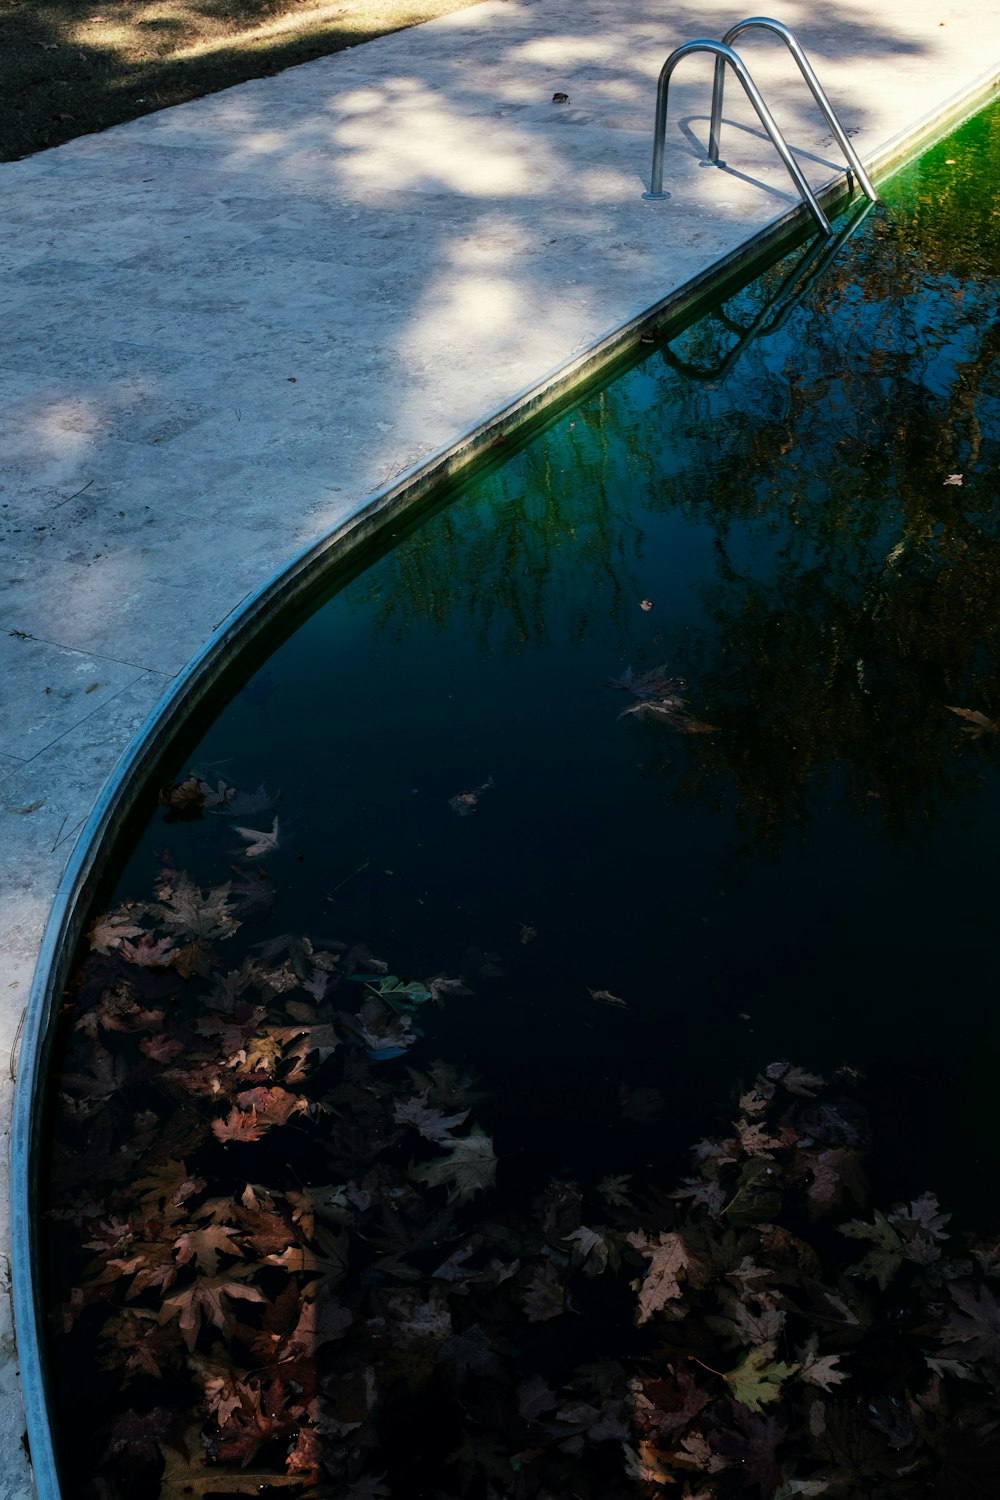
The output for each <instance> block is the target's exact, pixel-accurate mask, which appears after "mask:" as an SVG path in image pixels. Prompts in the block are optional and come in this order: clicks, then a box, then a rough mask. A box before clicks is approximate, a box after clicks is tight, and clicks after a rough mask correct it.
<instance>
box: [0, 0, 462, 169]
mask: <svg viewBox="0 0 1000 1500" xmlns="http://www.w3.org/2000/svg"><path fill="white" fill-rule="evenodd" d="M471 3H473V0H107V3H103V4H102V3H101V0H0V161H15V160H17V159H18V158H19V157H22V156H29V155H31V154H32V153H33V152H35V151H42V150H44V149H45V148H46V147H48V146H58V145H60V144H62V142H64V141H68V140H72V139H73V138H74V137H76V136H80V135H87V134H89V133H90V132H92V131H95V130H106V129H107V128H108V126H109V125H119V124H121V123H122V122H123V121H125V120H133V119H135V118H136V117H137V116H138V115H143V114H148V113H150V111H152V110H157V109H164V108H166V106H168V105H171V104H181V103H183V101H184V100H186V99H196V98H199V97H200V96H201V95H202V94H210V93H214V92H216V91H217V90H218V89H224V88H228V87H229V86H230V85H231V84H234V83H244V82H245V81H246V80H247V79H249V78H262V77H265V76H266V75H268V74H271V73H278V72H280V71H281V70H282V69H283V68H289V67H292V66H294V65H295V64H296V63H302V62H309V61H310V60H311V59H313V58H316V57H324V56H326V55H327V54H328V53H331V52H340V51H342V50H343V49H344V48H345V47H353V46H356V45H357V44H358V43H359V42H365V41H370V40H372V39H373V38H374V37H377V36H385V35H387V34H388V33H389V32H393V31H401V30H403V29H404V28H405V27H408V26H415V25H417V24H418V23H419V22H421V21H427V20H430V19H432V18H433V17H434V16H439V15H444V14H445V13H446V12H448V11H453V10H461V9H463V8H464V7H465V6H466V5H469V4H471Z"/></svg>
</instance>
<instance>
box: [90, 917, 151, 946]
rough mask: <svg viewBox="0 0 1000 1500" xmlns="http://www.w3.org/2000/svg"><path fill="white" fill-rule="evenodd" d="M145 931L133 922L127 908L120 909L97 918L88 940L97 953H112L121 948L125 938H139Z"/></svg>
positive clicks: (91, 927)
mask: <svg viewBox="0 0 1000 1500" xmlns="http://www.w3.org/2000/svg"><path fill="white" fill-rule="evenodd" d="M143 930H144V929H143V928H142V927H137V926H136V924H135V923H134V922H133V921H132V920H131V918H130V916H129V914H128V909H127V908H120V909H119V910H118V911H113V912H106V913H105V914H104V916H102V917H97V918H96V919H95V920H94V921H93V922H92V923H91V925H90V928H89V930H88V932H87V938H88V940H89V942H90V946H91V948H92V949H93V950H94V952H95V953H112V952H114V950H115V949H116V948H120V947H121V945H122V941H123V940H124V939H125V938H134V937H139V936H140V935H141V934H142V932H143Z"/></svg>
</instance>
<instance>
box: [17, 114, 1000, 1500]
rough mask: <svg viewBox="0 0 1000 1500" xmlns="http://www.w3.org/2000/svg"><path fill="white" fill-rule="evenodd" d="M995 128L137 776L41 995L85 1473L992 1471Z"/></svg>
mask: <svg viewBox="0 0 1000 1500" xmlns="http://www.w3.org/2000/svg"><path fill="white" fill-rule="evenodd" d="M998 130H1000V123H998V115H997V112H996V111H993V112H987V113H985V114H984V115H982V116H980V117H978V118H977V119H976V120H974V121H971V122H970V123H969V124H968V125H966V126H965V127H963V129H962V130H960V131H958V132H957V133H956V134H955V135H954V136H952V137H950V138H949V139H948V140H947V141H945V142H943V143H942V144H941V145H940V146H938V147H936V148H935V149H934V150H933V151H931V152H929V153H928V154H927V155H926V156H925V157H924V158H922V159H921V160H920V161H919V162H918V163H915V164H914V165H913V166H912V167H910V168H908V169H907V170H906V171H905V172H903V173H901V174H900V175H899V176H898V177H897V178H896V179H894V181H893V182H892V183H891V184H890V185H889V186H888V187H887V188H886V190H885V198H886V206H885V208H884V210H881V211H879V212H878V213H876V214H874V215H872V216H870V217H869V219H868V220H867V221H866V223H865V224H864V225H863V226H862V227H861V228H860V229H859V231H858V233H857V234H856V235H855V236H854V238H853V239H852V240H851V241H850V242H849V243H848V245H847V246H846V247H845V248H844V250H843V251H842V253H841V255H840V256H839V257H838V259H837V260H835V261H834V262H833V264H832V265H831V266H829V267H827V268H826V270H825V272H824V274H823V275H822V277H820V278H819V279H817V280H816V281H814V282H813V283H812V284H811V285H810V286H809V288H808V291H807V293H806V295H804V296H803V297H802V299H801V300H800V301H799V302H798V303H797V305H795V306H790V307H789V308H788V309H787V311H786V313H784V314H783V315H782V316H781V317H776V318H773V319H766V318H765V319H764V320H763V321H762V322H761V325H760V326H761V333H760V334H759V336H758V337H757V338H756V339H755V340H754V341H753V342H751V343H749V344H747V346H746V347H745V348H743V350H742V352H740V353H739V355H738V357H737V358H736V359H734V360H731V359H730V358H729V355H730V354H731V352H732V351H733V349H734V346H735V345H736V344H737V343H738V342H739V341H740V339H741V337H742V330H743V329H745V328H746V327H747V326H748V325H749V324H751V323H752V322H753V321H754V318H755V315H756V314H757V313H758V312H759V311H760V310H761V309H762V306H763V303H764V301H765V300H766V299H767V298H768V297H769V296H770V295H771V294H773V293H774V292H775V291H776V290H777V289H778V288H779V287H780V286H781V285H782V283H783V282H784V280H785V279H786V278H787V276H788V275H789V272H790V270H791V268H792V262H791V261H786V262H785V263H783V264H781V265H778V266H776V267H774V268H772V269H771V270H770V271H768V272H766V273H765V274H764V275H763V276H761V277H760V278H758V280H757V281H756V282H754V283H752V284H750V285H749V286H747V287H746V288H744V289H743V290H742V291H740V292H738V293H736V294H734V295H733V296H732V297H731V298H729V299H728V300H727V301H726V303H725V304H724V305H723V306H722V307H719V308H717V309H715V310H714V311H712V312H710V313H708V314H706V316H705V317H704V318H702V319H701V320H699V322H698V323H696V324H694V325H692V326H691V327H689V328H687V329H686V330H685V331H684V332H683V333H681V334H680V335H678V336H677V337H676V338H675V339H672V340H671V341H670V343H669V344H664V345H660V346H654V347H653V348H652V349H651V351H650V353H649V356H648V358H646V359H645V360H644V361H643V362H642V363H641V364H638V365H636V366H635V367H634V368H633V369H631V370H629V371H627V372H625V373H624V374H622V375H621V376H620V377H619V378H618V379H617V380H615V381H614V382H613V383H610V384H608V385H607V386H606V387H604V388H603V389H601V390H598V391H593V392H590V393H587V394H585V395H584V396H583V397H581V398H580V400H579V401H578V402H577V403H576V404H574V405H573V406H572V407H567V408H564V409H563V410H561V411H560V412H559V413H558V414H557V415H556V416H555V417H554V418H553V419H552V421H551V422H550V423H549V425H548V426H547V427H546V428H545V429H544V430H543V431H542V432H540V433H539V434H537V435H536V436H535V437H534V438H533V439H532V441H531V442H530V443H529V444H525V445H522V446H520V447H514V448H512V451H511V452H510V453H509V455H507V454H506V451H505V456H504V458H503V460H502V461H498V462H497V463H496V464H495V465H493V466H492V467H491V468H490V469H489V470H488V471H484V472H482V473H481V474H480V475H479V476H478V477H475V478H473V479H472V480H471V481H470V482H469V484H468V485H467V486H466V487H465V488H464V489H463V490H462V492H461V493H460V494H459V495H458V496H457V497H455V498H453V499H452V500H451V501H450V503H449V504H448V505H447V506H446V507H444V508H442V509H440V510H439V511H437V512H436V513H435V514H434V515H432V516H430V517H429V518H428V519H427V520H426V521H425V522H424V523H423V524H421V525H420V526H419V527H417V528H416V529H414V530H413V531H412V532H411V533H410V534H409V535H408V536H406V537H405V538H403V539H402V540H401V541H400V544H399V545H398V546H397V547H396V548H395V550H394V551H392V552H390V553H388V554H386V555H385V556H384V557H382V558H380V559H378V560H376V561H374V562H373V563H372V565H371V566H370V567H369V568H368V569H367V570H366V571H364V572H363V573H361V574H360V575H359V576H356V577H354V578H352V579H351V580H350V581H349V582H348V583H346V584H345V585H344V586H343V587H341V588H339V589H338V591H336V592H335V593H333V594H332V596H331V597H330V598H329V599H327V600H326V601H325V602H324V603H323V604H322V606H321V607H319V608H317V609H316V610H315V611H314V612H313V613H312V614H311V615H310V616H309V618H308V619H306V620H305V621H304V622H303V623H302V624H301V625H300V627H299V628H298V629H297V630H296V631H295V633H294V634H292V635H291V636H289V637H288V638H287V639H286V640H284V641H283V643H282V644H281V645H280V646H279V647H278V648H277V649H276V650H275V651H274V653H273V654H272V656H271V657H270V659H269V660H268V661H267V662H266V663H265V664H263V665H262V666H261V668H260V669H259V670H258V671H257V672H256V673H255V674H254V675H253V676H252V677H250V678H249V679H248V680H247V681H246V682H245V684H244V685H243V687H242V690H241V691H240V692H238V693H237V694H236V695H235V696H234V697H233V698H232V699H231V700H230V701H229V702H227V703H224V704H220V706H219V713H218V717H217V718H216V719H215V721H214V722H213V723H212V724H211V725H210V727H208V728H207V730H206V731H205V732H204V734H203V735H202V736H201V738H200V739H199V741H198V743H196V744H192V745H190V746H189V747H188V748H187V750H186V752H185V754H184V757H183V759H178V760H177V763H176V764H175V765H174V766H173V767H172V768H170V771H169V772H168V773H167V774H166V775H165V776H164V779H163V784H162V787H160V788H157V789H154V790H153V791H152V792H151V794H150V797H149V798H148V803H149V806H148V812H149V819H148V826H146V827H145V829H144V830H143V831H142V832H141V833H140V834H139V835H138V837H137V838H136V840H135V843H134V845H133V846H132V847H131V848H130V849H128V850H123V851H122V853H121V857H120V864H121V867H122V868H121V873H120V876H119V878H118V881H117V886H116V888H115V889H114V890H113V891H109V892H108V893H107V899H106V902H105V903H103V904H102V907H101V910H100V911H95V912H94V913H93V923H92V926H91V930H90V936H89V940H88V943H87V944H86V945H85V949H84V951H83V952H82V953H81V955H80V961H79V965H78V970H77V975H76V978H75V981H74V984H73V987H72V990H71V993H70V995H69V996H68V997H67V1002H66V1006H65V1008H64V1013H63V1036H62V1040H61V1052H60V1067H61V1073H60V1076H59V1080H58V1099H57V1100H56V1101H55V1103H54V1105H53V1125H52V1129H53V1138H54V1149H53V1151H52V1154H51V1170H50V1174H49V1175H50V1181H49V1188H48V1192H49V1198H48V1205H49V1207H48V1215H47V1218H46V1234H47V1237H48V1251H49V1260H48V1292H47V1297H48V1302H49V1305H50V1306H51V1307H52V1308H53V1309H54V1310H55V1312H54V1320H53V1328H52V1334H51V1365H52V1369H53V1372H54V1395H55V1400H56V1404H57V1409H58V1418H57V1429H58V1432H59V1437H60V1444H61V1453H62V1468H63V1483H64V1489H65V1492H66V1494H67V1495H71V1494H73V1495H75V1494H79V1495H95V1496H97V1495H100V1496H106V1497H119V1496H120V1497H122V1500H124V1497H129V1500H131V1497H134V1496H137V1495H147V1494H148V1495H150V1496H156V1495H162V1496H164V1497H174V1496H176V1495H212V1494H217V1493H228V1494H232V1493H244V1494H250V1493H260V1492H261V1491H263V1492H264V1493H267V1491H268V1490H269V1489H271V1488H281V1489H283V1490H286V1491H290V1492H291V1493H292V1494H293V1495H294V1494H296V1493H301V1494H302V1495H303V1496H307V1495H315V1496H317V1497H318V1496H321V1495H323V1496H331V1497H338V1500H339V1497H348V1496H350V1497H360V1496H370V1495H373V1496H378V1495H389V1496H395V1497H404V1496H405V1497H407V1500H409V1497H413V1496H428V1497H430V1496H435V1497H439V1496H443V1497H451V1496H456V1497H457V1496H471V1497H474V1500H492V1497H495V1496H511V1497H515V1500H522V1497H523V1500H535V1497H537V1500H546V1497H548V1500H562V1497H570V1496H575V1497H581V1496H582V1497H589V1496H593V1497H597V1496H600V1497H602V1500H607V1497H616V1496H622V1497H624V1496H638V1495H642V1494H654V1493H658V1492H659V1491H660V1489H661V1488H662V1487H663V1486H665V1485H667V1484H673V1485H674V1486H675V1490H674V1492H675V1493H677V1494H678V1495H684V1494H687V1495H689V1496H691V1497H695V1496H711V1497H719V1500H724V1497H726V1496H736V1495H744V1494H746V1495H756V1494H762V1495H764V1496H771V1495H777V1496H780V1497H782V1500H786V1497H790V1496H793V1495H810V1494H813V1495H830V1496H833V1497H839V1496H844V1497H846V1496H849V1495H853V1494H857V1493H865V1494H866V1495H872V1496H910V1495H913V1496H927V1495H935V1494H940V1495H953V1494H955V1493H959V1492H960V1493H963V1494H971V1495H975V1494H983V1495H987V1494H990V1493H993V1491H991V1489H990V1485H995V1480H994V1478H993V1476H994V1475H995V1473H996V1471H997V1462H998V1458H1000V1453H998V1452H997V1439H996V1436H995V1432H994V1427H995V1423H996V1419H997V1417H998V1416H1000V1411H998V1409H997V1404H996V1400H995V1394H994V1393H995V1389H996V1380H997V1373H998V1371H997V1365H998V1358H1000V1355H998V1347H997V1340H996V1326H997V1317H998V1312H997V1303H996V1301H995V1300H994V1290H993V1289H992V1278H995V1274H996V1271H997V1267H998V1265H1000V1248H998V1242H997V1240H996V1237H995V1236H996V1231H997V1229H998V1227H1000V1226H998V1222H997V1220H998V1215H997V1212H996V1207H995V1203H994V1201H993V1197H992V1194H991V1192H990V1191H989V1189H988V1188H987V1187H985V1186H984V1184H990V1183H992V1182H993V1181H995V1178H996V1172H997V1167H998V1165H1000V1160H998V1158H1000V1146H998V1144H997V1140H996V1135H995V1131H994V1130H993V1129H992V1091H993V1080H994V1078H995V1074H996V1061H997V1040H998V1038H997V1029H998V1022H997V1019H996V1007H995V1005H994V1002H993V995H992V988H993V986H992V979H991V976H992V973H993V969H994V967H995V953H994V943H993V931H994V917H993V907H994V904H995V902H994V898H993V883H994V870H995V850H996V847H997V834H998V831H1000V781H998V767H997V756H998V753H1000V734H998V728H1000V638H998V630H1000V613H998V609H997V604H996V601H997V599H998V598H1000V547H998V543H1000V519H998V515H997V511H996V506H995V499H996V479H995V476H996V473H997V470H998V463H1000V381H998V369H997V353H998V349H1000V337H998V332H997V330H998V328H1000V318H998V306H997V301H998V284H1000V274H998V273H1000V234H998V228H997V225H998V218H1000V207H998V204H997V202H993V201H990V200H989V198H988V196H987V195H985V194H984V192H983V188H984V183H985V182H986V181H987V180H988V174H986V173H984V172H983V170H982V166H981V161H982V159H983V158H982V153H984V152H986V153H989V152H991V151H993V149H994V146H995V143H996V136H997V132H998ZM977 162H979V163H980V165H979V166H978V167H977ZM803 253H806V252H803V251H802V250H799V251H796V252H795V255H801V254H803ZM793 259H794V257H793ZM679 366H680V367H683V368H685V369H686V370H687V371H688V373H687V374H681V373H679V370H678V367H679ZM692 371H699V372H700V374H698V375H696V374H692V373H691V372H692ZM157 797H159V800H158V801H157ZM699 1137H700V1138H701V1139H700V1141H699V1144H698V1145H697V1146H696V1147H695V1151H694V1157H693V1161H692V1160H691V1159H690V1158H689V1155H688V1148H689V1147H690V1146H691V1143H692V1142H693V1141H696V1140H698V1138H699ZM942 1206H943V1207H942ZM949 1214H953V1215H954V1217H953V1218H951V1219H949Z"/></svg>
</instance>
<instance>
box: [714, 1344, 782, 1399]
mask: <svg viewBox="0 0 1000 1500" xmlns="http://www.w3.org/2000/svg"><path fill="white" fill-rule="evenodd" d="M777 1347H778V1346H777V1344H776V1342H775V1340H774V1339H768V1341H767V1342H766V1343H764V1344H761V1345H760V1346H759V1348H757V1349H748V1350H747V1352H746V1354H745V1355H744V1357H743V1359H741V1360H740V1363H739V1364H738V1365H736V1366H735V1368H734V1369H732V1370H728V1371H726V1372H725V1373H724V1374H723V1377H722V1378H723V1380H724V1381H725V1382H726V1384H727V1385H728V1387H729V1389H730V1390H731V1391H732V1393H733V1398H734V1400H736V1401H739V1402H740V1404H741V1405H742V1406H746V1407H748V1408H749V1409H750V1411H760V1410H761V1407H762V1406H763V1405H764V1404H765V1402H768V1401H777V1399H778V1397H779V1396H780V1395H781V1387H782V1386H783V1385H784V1383H785V1381H786V1380H788V1379H789V1378H790V1377H791V1376H792V1375H794V1374H795V1372H796V1371H797V1370H798V1368H799V1367H798V1365H790V1364H785V1363H784V1362H783V1361H781V1360H776V1359H774V1351H775V1350H776V1348H777Z"/></svg>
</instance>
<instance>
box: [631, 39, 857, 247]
mask: <svg viewBox="0 0 1000 1500" xmlns="http://www.w3.org/2000/svg"><path fill="white" fill-rule="evenodd" d="M693 52H712V53H714V54H715V57H716V64H715V66H716V75H717V76H718V69H719V68H724V67H725V64H726V63H728V64H729V66H730V67H731V68H732V70H733V72H734V73H735V74H736V76H737V78H738V79H739V80H740V83H741V84H742V85H743V88H744V91H745V93H746V96H747V98H748V99H749V100H750V103H751V104H752V105H753V107H754V109H755V110H756V111H757V115H758V117H759V119H760V123H761V124H762V125H763V127H764V129H765V130H766V131H767V133H768V135H769V136H770V137H771V141H772V143H773V145H774V148H775V150H776V151H777V153H778V155H779V156H780V157H781V160H782V161H783V162H784V164H785V166H786V167H787V168H788V173H789V175H790V177H791V179H792V181H793V182H794V183H795V186H796V187H797V188H798V190H799V192H800V193H801V195H802V199H803V201H804V202H805V203H806V205H807V206H808V208H809V212H810V213H811V214H812V216H813V218H814V219H815V220H816V223H817V224H818V225H819V227H820V229H821V231H822V232H823V234H825V235H831V234H832V233H833V230H832V228H831V227H830V221H829V219H828V218H827V216H826V214H825V213H824V212H823V210H822V209H821V208H820V206H819V203H818V202H817V201H816V197H815V194H814V193H813V190H812V188H811V187H810V186H809V184H808V182H807V181H806V179H805V177H804V176H803V175H802V169H801V168H800V166H799V164H798V162H797V161H796V160H795V158H794V157H793V155H792V153H791V151H789V149H788V144H787V142H786V140H785V138H784V136H783V135H782V133H781V131H780V130H779V129H778V127H777V125H776V124H775V121H774V119H773V117H772V115H771V112H770V110H769V109H768V107H767V105H766V104H765V103H764V100H763V98H762V96H761V93H760V90H759V89H758V87H757V85H756V84H755V83H754V81H753V79H752V78H751V77H750V74H749V72H748V71H747V68H746V66H745V64H744V62H743V60H742V58H741V57H740V56H739V54H738V53H737V52H734V51H733V49H732V47H730V46H728V45H727V44H726V43H725V42H713V41H707V40H699V41H694V42H685V43H684V45H683V46H681V47H677V48H676V49H675V50H674V51H673V52H671V54H670V56H669V57H668V58H667V60H666V62H665V63H664V64H663V67H662V68H661V69H660V78H659V82H658V83H657V86H656V121H655V123H654V125H653V168H652V172H651V173H650V181H649V192H648V193H643V195H642V196H643V197H644V198H653V199H661V198H669V197H670V194H669V193H666V192H664V190H663V148H664V143H665V141H666V135H667V99H668V95H669V91H670V78H671V74H672V73H673V71H674V69H675V68H676V66H677V64H678V63H679V62H680V61H681V59H682V58H684V57H688V56H689V55H690V54H691V53H693ZM720 107H721V103H720ZM845 139H846V137H845Z"/></svg>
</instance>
